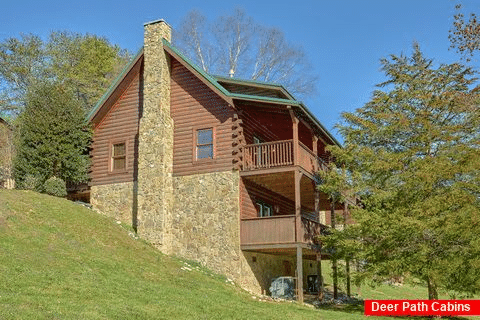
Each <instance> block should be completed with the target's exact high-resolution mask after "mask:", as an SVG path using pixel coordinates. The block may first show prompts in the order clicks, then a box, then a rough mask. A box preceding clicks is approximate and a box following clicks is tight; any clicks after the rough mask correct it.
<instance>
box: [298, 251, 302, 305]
mask: <svg viewBox="0 0 480 320" xmlns="http://www.w3.org/2000/svg"><path fill="white" fill-rule="evenodd" d="M302 251H303V250H302V247H301V246H300V245H297V301H298V302H303V252H302Z"/></svg>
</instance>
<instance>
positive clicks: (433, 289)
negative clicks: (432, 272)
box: [427, 277, 438, 300]
mask: <svg viewBox="0 0 480 320" xmlns="http://www.w3.org/2000/svg"><path fill="white" fill-rule="evenodd" d="M427 286H428V300H438V291H437V285H436V284H435V281H434V280H432V279H431V278H430V277H427Z"/></svg>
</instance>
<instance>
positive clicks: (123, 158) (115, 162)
mask: <svg viewBox="0 0 480 320" xmlns="http://www.w3.org/2000/svg"><path fill="white" fill-rule="evenodd" d="M111 161H112V171H119V170H125V169H126V167H127V148H126V145H125V142H122V143H114V144H112V160H111Z"/></svg>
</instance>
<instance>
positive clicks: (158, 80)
mask: <svg viewBox="0 0 480 320" xmlns="http://www.w3.org/2000/svg"><path fill="white" fill-rule="evenodd" d="M162 39H166V40H168V41H170V40H171V28H170V26H169V25H168V24H167V23H166V22H165V21H164V20H156V21H152V22H148V23H146V24H145V25H144V71H143V112H142V117H141V119H140V126H139V137H138V141H139V142H138V176H137V191H138V192H137V210H138V211H137V232H138V233H139V235H140V236H141V237H143V238H144V239H146V240H147V241H149V242H151V243H152V244H153V245H155V246H156V247H157V248H158V249H160V250H161V251H163V252H165V253H169V252H168V251H169V249H168V248H169V247H170V246H169V236H168V233H169V228H168V226H169V221H170V216H171V212H172V207H173V188H172V165H173V120H172V118H171V117H170V58H169V56H168V54H167V53H166V52H165V50H164V49H163V43H162Z"/></svg>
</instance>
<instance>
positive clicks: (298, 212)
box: [294, 168, 303, 242]
mask: <svg viewBox="0 0 480 320" xmlns="http://www.w3.org/2000/svg"><path fill="white" fill-rule="evenodd" d="M301 179H302V173H301V172H300V170H299V169H298V168H296V169H295V171H294V180H295V235H296V237H295V239H296V242H303V239H302V238H303V233H302V198H301V194H300V181H301Z"/></svg>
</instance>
